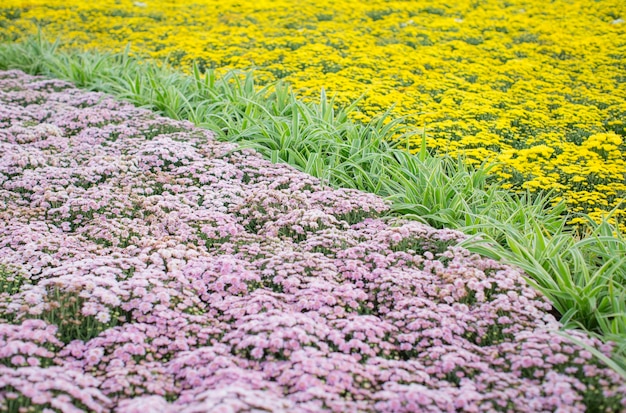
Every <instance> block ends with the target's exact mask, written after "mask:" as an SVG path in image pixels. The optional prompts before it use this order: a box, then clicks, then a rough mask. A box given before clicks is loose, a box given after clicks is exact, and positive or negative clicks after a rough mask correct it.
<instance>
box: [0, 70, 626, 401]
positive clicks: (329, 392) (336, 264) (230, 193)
mask: <svg viewBox="0 0 626 413" xmlns="http://www.w3.org/2000/svg"><path fill="white" fill-rule="evenodd" d="M0 153H1V154H2V156H1V158H0V220H1V222H2V225H0V361H1V363H0V410H3V411H6V410H12V409H16V411H17V409H19V408H21V407H23V408H26V409H29V408H32V409H34V410H36V411H62V412H75V411H94V412H141V413H148V412H177V413H178V412H189V413H191V412H206V411H211V412H253V411H272V412H318V411H334V412H368V411H383V412H416V411H423V412H428V411H432V412H440V411H445V412H456V411H459V412H488V411H521V412H523V411H528V412H540V411H541V412H544V411H545V412H548V411H563V412H565V411H568V412H583V411H586V410H589V411H606V412H609V411H619V410H623V409H626V384H625V383H624V382H623V379H622V378H621V377H620V376H619V375H617V374H616V373H615V372H614V371H612V370H611V369H609V368H607V367H606V366H605V365H603V363H602V362H600V361H599V360H598V359H596V358H594V357H593V356H592V354H591V353H589V352H588V351H585V349H584V348H583V347H581V346H579V345H577V344H575V343H573V342H571V341H570V340H568V339H566V338H564V337H562V336H561V335H559V334H557V330H558V329H559V328H560V327H561V326H560V324H559V323H558V322H557V321H556V320H555V319H554V317H553V316H552V315H550V313H549V311H550V308H551V306H550V304H549V303H547V302H546V300H545V299H544V298H543V297H542V296H540V295H539V294H538V293H537V292H536V291H534V290H533V289H532V288H530V287H529V286H528V285H527V284H526V283H525V281H524V279H523V277H522V274H520V272H519V271H518V270H516V269H515V268H511V267H508V266H505V265H502V264H500V263H498V262H495V261H493V260H489V259H485V258H483V257H480V256H477V255H472V254H470V253H469V252H468V251H466V250H463V249H461V248H459V247H457V246H456V245H457V244H458V241H459V240H462V239H463V238H464V235H463V234H462V233H459V232H456V231H450V230H436V229H433V228H430V227H428V226H425V225H422V224H419V223H416V222H410V221H405V220H402V219H397V218H392V217H390V216H386V212H387V211H388V205H387V204H386V203H385V202H384V201H383V200H382V199H380V198H378V197H376V196H374V195H370V194H366V193H362V192H359V191H355V190H346V189H340V190H333V189H328V188H327V187H324V186H323V185H322V183H321V182H319V181H318V180H317V179H315V178H312V177H310V176H307V175H305V174H302V173H300V172H298V171H296V170H294V169H293V168H291V167H290V166H287V165H283V164H271V163H270V162H268V161H265V160H263V159H262V158H260V156H259V155H257V154H256V153H254V152H252V151H249V150H242V149H239V148H238V147H236V146H234V145H231V144H225V143H219V142H217V141H216V140H215V139H214V138H213V135H212V134H211V133H210V132H207V131H204V130H201V129H197V128H194V127H193V125H191V124H189V123H186V122H178V121H173V120H169V119H165V118H160V117H157V116H155V115H154V114H152V113H150V112H148V111H145V110H141V109H137V108H134V107H133V106H131V105H129V104H126V103H121V102H118V101H115V100H113V99H112V98H110V97H108V96H105V95H101V94H97V93H88V92H83V91H79V90H77V89H75V88H73V87H72V86H71V85H70V84H67V83H64V82H61V81H56V80H45V79H42V78H39V77H32V76H27V75H25V74H23V73H21V72H18V71H8V72H0ZM572 334H574V335H575V336H576V337H577V338H578V339H579V340H581V341H583V342H584V343H586V344H588V345H590V346H593V347H595V348H597V349H598V350H599V351H601V352H603V353H605V354H607V355H608V354H610V352H611V351H612V347H611V345H605V344H602V343H600V342H599V341H598V340H597V339H593V338H590V337H588V336H586V335H585V334H583V333H572Z"/></svg>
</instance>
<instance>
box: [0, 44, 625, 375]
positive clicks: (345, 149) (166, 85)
mask: <svg viewBox="0 0 626 413" xmlns="http://www.w3.org/2000/svg"><path fill="white" fill-rule="evenodd" d="M9 68H13V69H21V70H24V71H26V72H27V73H30V74H41V75H45V76H50V77H56V78H61V79H65V80H69V81H71V82H74V83H75V84H76V85H77V86H79V87H82V88H87V89H90V90H96V91H102V92H106V93H110V94H113V95H115V96H117V97H118V98H121V99H125V100H128V101H130V102H132V103H134V104H135V105H137V106H142V107H146V108H149V109H151V110H154V111H156V112H158V113H160V114H162V115H165V116H168V117H171V118H174V119H187V120H190V121H192V122H193V123H195V124H196V125H198V126H201V127H204V128H208V129H210V130H212V131H214V132H216V133H217V136H218V139H220V140H223V141H230V142H236V143H238V144H240V145H242V146H246V147H251V148H254V149H256V150H257V151H259V152H260V153H262V154H263V155H264V156H265V157H267V158H268V159H271V160H272V161H273V162H285V163H288V164H290V165H293V166H294V167H296V168H297V169H299V170H301V171H303V172H306V173H308V174H311V175H313V176H316V177H318V178H320V179H321V180H322V181H323V182H324V183H325V184H327V185H329V186H332V187H349V188H357V189H360V190H363V191H367V192H372V193H375V194H378V195H380V196H383V197H385V198H387V199H389V200H390V201H391V202H392V214H394V215H402V216H405V217H408V218H411V219H415V220H419V221H422V222H426V223H428V224H430V225H432V226H434V227H437V228H443V227H446V228H453V229H458V230H461V231H463V232H465V233H467V234H470V235H474V236H473V237H472V238H471V239H469V240H468V241H466V242H464V243H463V246H464V247H466V248H468V249H469V250H471V251H473V252H477V253H480V254H483V255H485V256H488V257H492V258H494V259H498V260H502V261H504V262H507V263H510V264H513V265H516V266H518V267H520V268H522V269H523V270H524V271H525V272H526V274H527V280H528V281H529V283H530V284H532V285H533V286H534V287H536V288H537V289H538V290H540V291H541V292H542V293H543V294H545V295H546V296H547V297H548V298H549V299H550V300H551V302H552V303H553V304H554V307H555V309H556V311H558V313H559V314H560V316H561V321H562V322H563V323H564V325H565V326H566V327H567V328H583V329H585V330H587V331H589V332H591V333H592V334H595V335H597V336H598V337H600V338H602V339H605V340H613V341H615V342H616V343H617V348H616V351H615V352H614V354H613V358H612V360H611V366H612V367H613V368H614V369H616V371H618V372H620V374H622V375H623V376H624V377H625V378H626V374H625V369H626V258H625V257H626V240H625V238H624V237H623V235H622V234H620V233H619V231H618V229H617V228H616V227H614V226H612V225H610V224H609V223H608V222H602V223H599V224H598V223H594V222H593V221H591V220H589V225H588V226H587V227H582V228H581V227H578V228H571V227H568V226H567V225H566V224H565V223H566V222H567V219H568V217H567V216H565V214H566V210H565V206H564V205H563V204H562V203H559V204H556V205H554V204H553V202H552V201H551V198H550V195H549V194H532V195H531V194H513V193H510V192H508V191H506V190H503V189H501V188H500V186H499V184H498V182H495V181H493V179H492V178H490V175H489V171H490V168H491V167H492V166H493V165H481V166H480V167H478V168H475V167H471V166H467V165H466V163H464V162H463V160H462V159H452V158H450V157H447V156H438V155H437V154H433V153H431V152H429V151H428V149H427V148H426V145H425V139H422V145H421V147H420V148H408V147H407V144H406V142H408V139H407V138H408V137H409V136H411V134H412V133H414V132H412V131H407V130H406V127H405V126H403V119H391V118H390V115H389V113H385V114H382V115H381V116H379V117H378V118H376V119H374V120H373V121H371V122H370V123H368V124H360V123H356V122H353V121H351V120H350V117H349V114H350V111H352V110H355V104H353V105H352V106H350V107H346V108H337V107H336V105H335V104H334V102H333V99H332V98H328V97H327V96H326V95H325V93H324V91H322V92H321V97H320V100H319V102H317V103H305V102H303V101H301V100H299V99H298V98H297V96H296V95H295V94H294V93H293V92H292V91H291V89H290V88H289V87H288V86H286V85H283V84H280V83H278V84H274V85H269V86H265V87H258V86H257V85H255V82H254V77H253V75H252V73H242V72H229V73H227V74H225V75H224V76H222V77H217V76H216V74H215V72H213V71H208V72H206V73H200V71H199V70H198V68H197V67H193V68H192V71H191V74H190V75H186V74H183V73H181V72H178V71H176V70H174V69H172V68H170V67H168V66H167V65H165V64H161V63H159V62H150V61H143V60H140V59H138V58H135V57H131V56H130V55H129V51H128V50H125V51H123V52H120V53H115V54H107V53H104V54H103V53H99V52H91V51H90V52H79V51H63V50H61V49H60V48H59V44H58V43H49V42H47V41H46V40H45V39H42V38H41V37H34V38H31V39H29V40H28V41H26V42H23V43H9V44H4V45H1V46H0V69H9ZM409 149H412V150H413V152H415V153H414V154H411V153H410V152H409ZM569 218H571V217H569Z"/></svg>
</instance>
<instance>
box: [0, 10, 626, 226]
mask: <svg viewBox="0 0 626 413" xmlns="http://www.w3.org/2000/svg"><path fill="white" fill-rule="evenodd" d="M625 10H626V9H625V8H624V4H623V1H622V0H603V1H601V2H582V1H565V0H556V1H552V2H545V1H541V0H532V1H528V0H525V1H519V0H510V1H505V2H503V1H499V0H482V1H473V0H464V1H455V2H442V1H441V0H422V1H419V2H418V1H394V0H391V1H390V0H371V1H367V2H364V1H359V0H346V1H342V2H340V3H338V2H334V1H333V2H329V1H320V0H315V1H311V0H308V1H300V2H298V5H297V7H296V6H294V4H293V2H291V1H283V0H272V1H258V0H254V1H249V0H223V1H221V2H220V3H219V6H217V4H216V3H215V2H214V1H208V0H196V1H194V2H180V1H148V2H136V1H132V0H102V1H99V2H95V3H94V2H85V1H82V0H45V1H43V0H28V1H26V0H4V1H3V5H2V6H0V41H2V40H7V41H14V40H17V39H20V38H22V37H23V36H24V35H25V34H29V33H30V34H32V33H36V31H37V30H38V28H41V29H42V30H43V32H44V33H45V34H47V35H48V36H49V37H50V38H51V39H55V38H56V37H57V36H59V37H60V38H61V40H62V42H63V44H67V45H72V46H78V47H86V48H96V49H98V50H101V51H103V50H108V51H115V52H117V51H120V50H122V49H123V48H124V47H125V46H126V45H127V44H128V43H129V42H130V43H131V44H132V52H133V53H136V54H138V55H141V56H149V57H152V58H156V59H167V60H168V61H169V62H170V63H171V64H172V65H174V66H175V67H176V68H179V69H180V70H183V71H189V70H190V68H191V63H192V62H197V64H198V65H199V67H200V69H202V70H204V69H209V68H215V69H218V70H223V69H232V68H236V69H250V68H255V69H256V72H255V73H256V78H257V79H258V80H260V81H263V82H269V81H275V80H278V79H281V80H284V81H286V82H288V83H289V84H291V85H293V87H294V89H295V90H296V91H297V92H298V93H299V94H300V95H302V96H304V97H305V98H308V99H317V97H318V96H319V92H320V89H321V88H325V89H326V91H327V92H328V94H329V95H334V94H336V95H337V102H338V103H339V104H342V105H347V104H348V103H351V102H352V101H354V100H356V99H358V98H359V97H361V96H362V95H363V99H362V100H360V102H359V104H358V108H359V110H358V111H356V112H354V113H353V116H354V118H355V119H359V120H364V121H367V120H369V119H371V118H372V117H373V116H376V115H378V114H381V113H383V112H385V111H387V110H388V109H390V108H391V107H392V105H396V106H395V108H394V109H393V111H394V112H393V113H394V114H395V115H403V116H407V117H408V120H407V124H408V125H409V126H410V127H411V128H412V129H414V130H415V131H418V130H423V128H425V129H426V133H427V138H428V144H429V146H430V147H432V148H436V149H437V150H438V151H441V152H445V153H450V154H452V155H453V156H454V155H455V154H458V153H463V154H465V155H466V156H467V157H468V159H469V161H470V162H473V163H481V162H483V161H485V160H489V161H496V162H499V163H500V165H499V166H498V167H497V168H496V169H494V171H493V172H494V173H495V174H497V176H498V177H499V178H502V179H503V180H505V181H506V184H507V185H509V186H510V188H511V189H512V190H514V191H519V190H522V191H525V190H526V189H528V190H530V191H531V192H535V191H541V190H552V191H554V195H555V196H558V197H560V198H562V199H564V200H565V201H566V202H567V204H568V207H569V210H570V211H571V212H585V213H589V214H591V216H592V217H593V218H594V219H599V218H600V217H602V216H603V215H606V213H607V211H610V210H612V209H613V208H617V212H616V214H615V215H614V218H619V221H620V222H623V221H624V218H625V217H626V210H625V209H624V204H623V202H624V199H625V197H626V184H625V183H624V173H625V172H626V164H625V159H624V155H623V154H624V152H625V151H626V142H624V136H626V129H625V128H626V124H625V122H624V119H626V103H625V102H626V82H625V80H626V76H624V63H623V62H624V44H623V41H622V39H623V38H624V37H625V36H626V22H625V20H626V14H625ZM411 142H412V143H414V144H415V146H417V147H419V145H420V143H421V136H420V134H419V133H418V134H417V135H416V136H415V140H414V141H413V140H412V141H411ZM573 222H584V220H582V219H578V220H576V221H573Z"/></svg>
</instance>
